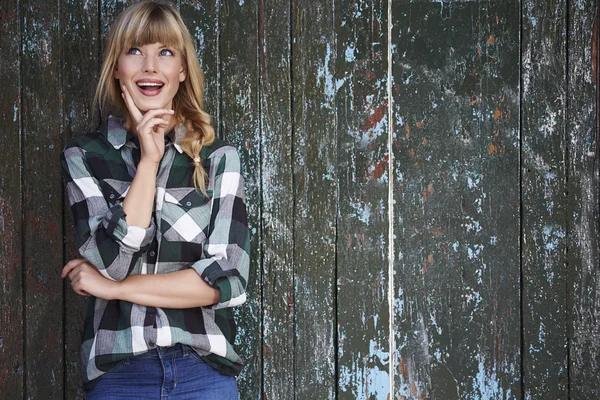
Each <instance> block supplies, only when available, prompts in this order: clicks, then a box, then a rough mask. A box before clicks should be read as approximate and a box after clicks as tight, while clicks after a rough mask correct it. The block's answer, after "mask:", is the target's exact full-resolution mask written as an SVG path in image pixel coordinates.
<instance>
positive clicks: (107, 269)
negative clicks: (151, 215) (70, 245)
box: [61, 145, 156, 281]
mask: <svg viewBox="0 0 600 400" xmlns="http://www.w3.org/2000/svg"><path fill="white" fill-rule="evenodd" d="M61 165H62V169H63V176H64V179H65V184H66V189H67V196H68V198H69V205H70V208H71V212H72V214H73V221H74V223H75V230H76V233H77V246H78V248H79V253H80V254H81V256H82V257H84V258H86V259H88V260H89V261H90V262H91V263H92V264H93V265H95V266H96V267H97V268H98V270H99V271H100V273H101V274H102V275H103V276H105V277H107V278H108V279H111V280H118V281H120V280H123V279H125V277H127V275H128V274H129V273H130V272H131V270H132V269H133V266H134V265H135V263H136V262H137V261H138V259H139V257H140V255H141V254H142V253H143V252H144V251H145V250H146V249H147V247H148V245H149V243H150V242H151V241H152V239H153V238H154V235H155V231H156V227H155V223H154V221H152V222H151V224H150V226H149V227H148V228H146V229H144V228H140V227H137V226H129V225H127V222H126V218H125V217H126V215H125V212H124V211H123V208H122V201H120V200H117V201H115V204H113V205H109V204H108V202H107V201H106V199H105V197H104V195H103V194H102V189H101V187H100V184H99V182H98V179H97V178H96V177H95V175H94V174H93V173H92V171H91V168H90V166H89V164H88V162H87V160H86V153H85V151H84V150H83V149H82V148H80V147H79V146H77V145H70V146H68V147H67V148H66V149H65V150H64V151H63V153H62V154H61Z"/></svg>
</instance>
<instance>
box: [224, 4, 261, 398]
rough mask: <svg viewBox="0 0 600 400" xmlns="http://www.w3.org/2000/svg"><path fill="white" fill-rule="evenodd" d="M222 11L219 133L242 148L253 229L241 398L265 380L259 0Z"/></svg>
mask: <svg viewBox="0 0 600 400" xmlns="http://www.w3.org/2000/svg"><path fill="white" fill-rule="evenodd" d="M220 15H221V33H220V38H221V57H222V58H221V71H222V75H221V93H222V100H221V135H222V137H223V138H224V139H225V140H227V141H228V142H230V143H232V144H233V145H235V146H236V147H237V148H238V150H239V152H240V158H241V161H242V166H243V173H244V177H245V178H246V201H247V205H248V217H249V224H250V230H251V235H252V240H251V264H250V279H249V281H248V287H247V294H248V300H247V302H246V304H244V306H243V307H238V308H237V309H236V310H235V316H236V321H237V322H238V336H237V340H236V348H237V349H238V351H240V353H241V355H242V357H243V358H244V360H245V361H246V367H245V368H244V371H243V372H242V374H241V375H240V377H239V378H238V387H239V390H240V395H241V398H243V399H251V398H253V399H256V398H258V397H259V394H260V390H261V389H260V388H261V385H262V382H261V379H262V378H261V371H262V360H261V275H262V274H261V267H260V266H261V259H262V250H261V249H262V239H261V226H260V215H261V193H262V190H261V181H260V168H261V165H260V140H261V139H260V138H261V137H260V119H259V118H260V116H259V98H258V76H259V71H258V24H257V16H258V0H246V1H240V2H222V3H221V13H220Z"/></svg>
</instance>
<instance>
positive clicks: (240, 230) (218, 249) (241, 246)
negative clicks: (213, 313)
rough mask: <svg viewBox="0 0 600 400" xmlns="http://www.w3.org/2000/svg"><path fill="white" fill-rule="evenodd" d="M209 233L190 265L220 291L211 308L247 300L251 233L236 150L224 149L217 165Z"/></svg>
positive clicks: (224, 306)
mask: <svg viewBox="0 0 600 400" xmlns="http://www.w3.org/2000/svg"><path fill="white" fill-rule="evenodd" d="M216 168H217V170H216V174H215V180H214V188H213V198H212V205H211V217H210V218H211V220H210V226H209V232H208V235H207V238H206V241H205V243H204V247H203V256H204V257H203V258H202V259H200V260H198V261H197V262H195V263H194V264H193V265H192V268H194V269H195V270H196V271H197V272H198V273H199V274H200V276H202V278H204V280H206V282H208V284H209V285H211V286H213V287H214V288H216V289H219V291H220V298H219V302H218V303H217V304H215V305H214V306H213V308H214V309H219V308H226V307H234V306H238V305H240V304H243V303H244V302H245V301H246V284H247V281H248V272H249V268H250V254H249V252H250V233H249V229H248V214H247V211H246V199H245V194H244V178H243V176H242V174H241V172H240V171H241V168H240V159H239V156H238V153H237V151H236V150H235V149H233V148H231V149H230V150H228V151H226V152H225V153H224V154H223V156H222V157H221V159H220V160H219V161H218V165H217V166H216Z"/></svg>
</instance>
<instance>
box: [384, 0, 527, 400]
mask: <svg viewBox="0 0 600 400" xmlns="http://www.w3.org/2000/svg"><path fill="white" fill-rule="evenodd" d="M392 13H393V27H394V32H393V34H392V37H393V40H394V42H393V49H394V55H393V60H392V62H393V64H392V65H393V68H394V70H393V78H394V83H395V94H394V122H395V129H394V131H395V136H396V138H395V145H394V170H395V179H394V181H393V185H394V186H393V190H394V200H395V201H394V205H395V208H394V235H395V242H394V248H395V257H396V259H395V276H394V293H395V302H396V309H395V317H394V322H395V325H396V329H395V332H396V333H395V334H396V344H395V347H396V351H397V354H396V355H395V362H397V365H396V366H395V370H396V371H397V375H396V376H395V378H394V379H395V392H394V394H393V396H392V398H443V399H482V398H485V399H491V398H493V399H503V398H504V399H512V398H519V397H520V396H521V393H520V392H521V390H520V335H519V329H518V327H519V324H520V315H519V314H520V313H519V304H520V303H519V299H520V298H519V286H520V285H519V273H520V271H519V259H520V252H519V234H520V233H519V232H520V226H519V194H520V190H519V131H518V129H519V117H518V115H519V108H518V101H519V30H520V10H519V4H518V2H502V3H497V2H486V1H473V2H465V3H463V2H460V3H439V2H435V3H434V2H432V3H429V2H422V3H411V4H406V3H405V2H402V3H394V5H393V10H392Z"/></svg>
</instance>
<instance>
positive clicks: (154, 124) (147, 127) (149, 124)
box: [139, 118, 169, 133]
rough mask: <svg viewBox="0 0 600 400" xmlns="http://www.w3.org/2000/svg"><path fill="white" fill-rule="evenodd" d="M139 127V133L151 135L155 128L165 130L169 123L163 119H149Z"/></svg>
mask: <svg viewBox="0 0 600 400" xmlns="http://www.w3.org/2000/svg"><path fill="white" fill-rule="evenodd" d="M140 125H141V126H140V129H139V130H140V131H141V132H147V133H151V132H154V129H155V128H162V129H166V128H167V126H169V121H167V120H166V119H163V118H151V119H149V120H148V121H146V122H144V123H143V124H140Z"/></svg>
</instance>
